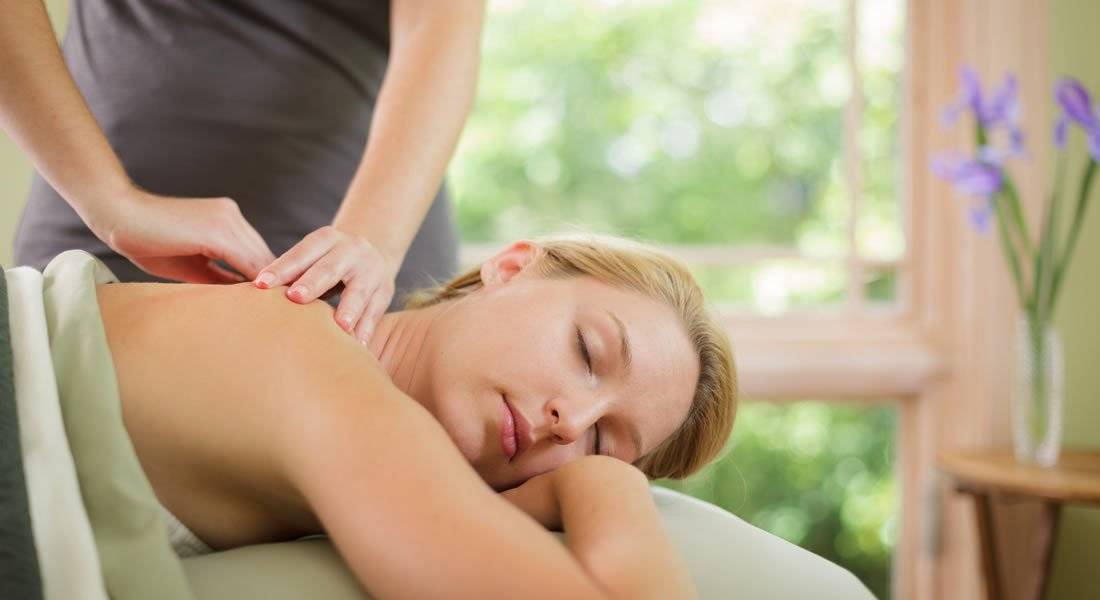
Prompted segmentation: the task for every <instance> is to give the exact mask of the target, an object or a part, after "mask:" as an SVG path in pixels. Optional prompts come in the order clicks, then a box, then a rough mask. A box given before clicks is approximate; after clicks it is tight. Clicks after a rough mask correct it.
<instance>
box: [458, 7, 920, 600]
mask: <svg viewBox="0 0 1100 600" xmlns="http://www.w3.org/2000/svg"><path fill="white" fill-rule="evenodd" d="M848 6H849V3H848V1H847V0H771V1H769V2H755V3H754V2H743V1H733V0H645V1H641V0H639V1H622V0H555V1H554V2H543V1H538V0H494V1H492V2H490V11H489V17H488V20H487V22H486V28H485V36H484V43H483V53H484V54H483V65H482V70H481V80H480V84H479V95H478V99H477V104H476V107H475V110H474V112H473V114H472V115H471V117H470V120H469V122H468V125H467V127H466V130H465V132H464V133H463V137H462V140H461V142H460V144H459V148H458V151H457V153H456V157H455V160H454V161H453V163H452V166H451V170H450V175H449V180H450V183H451V187H452V189H453V191H454V197H455V203H456V207H457V213H458V220H459V226H460V231H461V234H462V238H463V240H464V241H467V242H497V243H503V242H507V241H511V240H513V239H516V238H518V237H522V236H532V235H539V234H541V233H546V232H551V231H556V230H561V229H563V228H570V227H581V228H583V229H586V230H595V231H605V232H610V233H617V234H621V235H627V236H630V237H635V238H640V239H644V240H650V241H655V242H663V243H675V244H768V245H783V246H791V247H795V248H797V249H799V250H800V251H801V252H802V253H804V254H805V255H807V256H811V257H815V258H821V259H824V260H819V261H804V260H797V259H782V260H779V259H776V260H767V261H761V262H759V263H756V264H748V265H737V266H727V267H716V266H706V267H704V266H701V265H691V266H692V268H693V271H694V272H695V274H696V276H697V277H698V278H699V280H700V282H701V283H702V284H703V286H704V289H705V290H706V292H707V295H708V298H709V299H710V300H711V301H713V302H715V303H721V304H725V303H737V304H741V305H747V306H748V307H749V308H751V309H753V310H755V311H757V312H760V313H764V314H777V313H783V312H785V311H787V310H792V309H802V308H812V307H819V306H822V305H827V304H829V303H834V302H841V301H843V299H844V297H845V295H846V288H847V286H848V272H847V269H846V266H845V262H844V260H845V257H846V256H847V255H848V253H849V247H848V243H849V237H848V227H849V214H850V213H849V211H850V210H851V207H852V204H851V193H850V190H848V189H847V186H846V183H845V181H846V180H845V177H844V163H843V129H844V128H843V122H844V111H845V105H846V103H847V102H848V99H849V95H850V90H851V86H852V80H851V75H850V71H849V67H848V62H847V61H848V57H847V56H848V55H847V52H848V50H847V48H848V46H847V44H848V35H847V34H848V32H847V27H848V22H849V15H848V13H847V12H846V11H847V10H848ZM903 13H904V1H903V0H864V1H863V2H860V3H859V10H858V12H857V15H858V23H859V27H858V32H859V34H858V36H857V40H858V44H857V48H858V52H857V54H856V61H857V63H858V66H859V70H860V80H859V81H860V84H861V87H862V89H863V95H862V106H863V111H862V115H861V119H860V130H859V139H858V141H857V145H858V151H857V155H858V157H859V158H858V160H859V167H860V173H861V177H860V181H861V187H862V189H861V190H859V192H860V194H859V196H860V214H859V216H860V221H859V224H858V228H857V230H856V244H857V247H856V248H855V250H856V251H857V252H859V253H860V255H861V256H863V257H865V258H868V259H876V260H892V259H896V258H898V257H900V256H902V255H903V254H904V250H905V248H904V237H903V234H902V227H901V223H900V219H899V216H898V215H899V206H898V198H897V194H896V181H897V179H898V178H897V172H896V171H897V169H898V164H899V163H898V161H897V159H896V157H897V155H898V152H897V145H898V135H897V123H898V112H899V106H898V103H899V102H898V98H899V96H898V89H899V85H898V82H899V74H900V71H901V65H902V61H903V36H902V27H903V24H902V16H903ZM859 284H860V285H863V286H864V288H865V290H866V292H867V295H868V297H869V298H870V299H872V300H874V301H886V302H888V301H892V300H894V298H895V295H896V288H897V282H896V281H895V276H894V273H893V271H891V270H889V269H886V270H883V271H881V272H873V273H869V274H868V277H867V279H866V280H865V281H862V282H859ZM893 423H894V412H893V410H892V409H891V408H889V407H882V408H851V407H836V406H835V405H833V404H832V403H830V404H826V403H824V402H805V403H796V404H785V405H769V404H763V403H754V404H749V405H746V406H745V407H744V408H743V410H742V412H741V415H740V416H739V418H738V423H737V425H736V427H735V433H734V436H733V440H732V442H731V444H732V451H731V453H730V454H729V455H728V456H727V457H726V458H725V459H724V460H722V461H721V462H719V463H717V464H716V465H714V466H713V468H711V469H708V470H707V471H706V472H705V473H703V474H702V475H701V476H700V477H699V478H697V479H694V480H692V481H690V482H687V483H679V484H675V485H677V486H679V487H680V489H684V490H686V491H688V492H689V493H693V494H696V495H699V496H700V497H703V498H705V499H707V500H710V501H712V502H714V503H716V504H718V505H720V506H723V507H725V508H726V509H728V510H730V511H732V512H734V513H736V514H738V515H740V516H741V517H743V518H745V519H747V520H749V521H750V522H752V523H754V524H756V525H758V526H760V527H763V528H764V529H767V530H769V531H772V532H773V533H776V534H777V535H781V536H783V537H785V538H787V539H789V540H791V541H793V542H795V543H798V544H800V545H803V546H804V547H806V548H808V549H810V550H812V551H814V552H816V553H818V554H821V555H823V556H825V557H827V558H829V559H831V560H834V561H836V562H838V563H840V564H842V565H844V566H846V567H848V568H849V569H851V570H852V571H853V572H855V573H856V574H857V575H858V576H859V577H860V578H861V579H862V580H863V581H864V582H866V583H867V585H868V586H869V587H870V588H871V589H872V590H873V591H874V592H875V593H876V594H877V595H879V596H880V597H883V598H885V597H887V596H888V595H889V589H888V588H889V572H890V560H891V551H892V548H893V527H894V525H893V523H894V514H895V512H896V500H895V484H894V475H893V463H892V460H891V457H892V454H893V450H892V444H893V436H894V427H893Z"/></svg>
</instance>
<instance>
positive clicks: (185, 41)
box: [15, 0, 457, 304]
mask: <svg viewBox="0 0 1100 600" xmlns="http://www.w3.org/2000/svg"><path fill="white" fill-rule="evenodd" d="M63 52H64V56H65V60H66V62H67V64H68V66H69V69H70V70H71V71H72V73H73V76H74V78H75V79H76V83H77V85H78V86H79V88H80V90H81V92H82V93H83V94H84V97H85V98H86V99H87V101H88V103H89V105H90V107H91V109H92V112H93V114H94V115H95V116H96V118H97V120H98V121H99V124H100V126H101V127H102V128H103V130H104V131H105V132H106V134H107V138H108V139H109V140H110V143H111V145H112V146H113V147H114V149H115V151H116V152H117V153H118V154H119V156H120V158H121V159H122V163H123V165H124V166H125V168H126V171H127V173H128V174H129V175H130V177H131V178H132V179H133V180H134V181H135V182H136V183H137V184H138V185H139V186H141V187H143V188H145V189H147V190H149V191H151V192H153V193H158V194H165V195H172V196H185V197H208V196H229V197H231V198H233V199H234V200H236V201H237V203H238V204H239V205H240V207H241V211H242V212H243V213H244V215H245V217H246V218H247V219H248V221H249V222H250V223H251V224H252V225H253V226H254V227H255V228H256V229H257V230H258V231H259V232H260V234H261V235H262V236H263V237H264V239H265V240H266V241H267V243H268V245H269V246H270V247H271V250H272V252H274V253H275V255H276V256H279V255H280V254H282V253H283V252H284V251H286V250H287V249H289V248H290V247H291V246H293V245H294V244H296V243H297V242H298V241H300V240H301V239H302V237H304V236H305V235H306V234H308V233H309V232H311V231H313V230H315V229H317V228H318V227H321V226H323V225H327V224H330V223H331V222H332V218H333V216H334V215H335V214H336V210H337V208H338V207H339V205H340V202H341V200H342V199H343V196H344V192H345V191H346V190H347V187H348V184H349V183H350V181H351V178H352V176H353V175H354V173H355V170H356V168H357V167H358V165H359V161H360V159H361V157H362V154H363V149H364V148H365V145H366V139H367V131H368V127H369V125H370V118H371V113H372V111H373V109H374V104H375V100H376V99H377V96H378V90H379V86H380V84H381V81H382V76H383V74H384V72H385V69H386V62H387V58H388V53H389V2H386V1H378V0H74V2H73V5H72V16H71V18H70V22H69V27H68V31H67V32H66V35H65V38H64V43H63ZM71 248H81V249H84V250H87V251H88V252H91V253H92V254H94V255H95V256H97V257H98V258H100V259H101V260H102V261H103V262H104V263H106V264H107V266H108V267H109V268H110V269H111V270H112V271H113V272H114V273H115V274H116V275H118V276H119V278H120V279H121V280H122V281H158V279H157V278H155V277H153V276H150V275H148V274H146V273H144V272H143V271H141V270H140V269H138V268H137V267H135V266H134V265H133V264H131V263H130V262H129V261H128V260H126V259H125V258H123V257H121V256H118V255H116V254H114V253H113V252H112V251H111V250H110V249H109V248H107V246H106V245H105V244H104V243H103V242H101V241H100V240H99V239H97V238H96V237H95V236H94V235H92V233H91V232H90V231H89V230H88V229H87V228H86V226H85V225H84V223H83V222H82V221H81V220H80V218H79V217H78V216H77V214H76V212H75V211H74V210H73V209H72V207H70V206H69V205H68V203H66V202H65V201H64V200H63V199H62V198H61V197H60V196H59V195H58V194H57V192H56V191H54V190H53V189H52V188H51V187H50V185H49V184H48V183H46V182H45V180H43V179H42V178H41V177H40V176H38V175H37V174H36V176H35V177H34V179H33V181H32V184H31V193H30V197H29V198H28V201H27V205H26V208H25V209H24V212H23V217H22V219H21V220H20V223H19V227H18V229H17V231H16V240H15V261H16V264H19V265H23V264H26V265H30V266H33V267H35V268H38V269H42V268H45V266H46V263H48V262H49V260H50V259H51V258H53V257H54V256H55V255H56V254H58V253H60V252H62V251H64V250H68V249H71ZM456 263H457V235H456V232H455V226H454V222H453V217H452V214H451V209H450V205H449V202H448V199H447V197H446V194H445V190H444V189H440V192H439V193H438V194H437V196H436V198H435V201H434V202H433V204H432V207H431V209H430V210H429V212H428V215H427V217H426V219H425V221H424V223H423V225H422V226H421V228H420V231H419V232H418V233H417V235H416V239H415V240H414V241H413V243H412V245H411V247H410V248H409V251H408V253H407V255H406V259H405V264H404V265H403V266H402V269H401V273H400V274H399V275H398V278H397V287H398V291H397V293H396V294H395V296H394V302H395V304H396V303H397V302H398V300H399V299H400V296H401V294H402V293H403V292H404V291H408V290H409V289H412V288H415V287H419V286H422V285H427V284H429V283H430V279H431V278H436V279H444V278H447V277H450V276H451V275H453V274H454V272H455V271H456V269H457V264H456Z"/></svg>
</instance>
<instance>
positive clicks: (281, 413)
mask: <svg viewBox="0 0 1100 600" xmlns="http://www.w3.org/2000/svg"><path fill="white" fill-rule="evenodd" d="M284 290H285V288H276V289H272V290H259V289H257V288H255V287H253V286H252V285H251V284H250V283H245V284H239V285H231V286H214V285H186V284H145V283H126V284H109V285H100V286H98V287H97V298H98V301H99V304H100V311H101V314H102V317H103V323H104V327H105V329H106V333H107V339H108V344H109V345H110V348H111V353H112V357H113V359H114V363H115V370H116V372H117V377H118V382H119V391H120V395H121V401H122V407H123V417H124V420H125V423H126V427H127V430H128V432H129V434H130V437H131V438H132V440H133V443H134V448H135V450H136V452H137V455H138V458H139V459H140V461H141V463H142V467H143V468H144V470H145V472H146V474H147V475H148V477H149V480H150V482H151V483H152V485H153V488H154V491H155V492H156V494H157V496H158V498H159V499H160V501H161V503H162V504H164V506H165V507H166V508H168V509H169V510H170V511H171V512H172V513H174V514H175V515H176V516H177V517H179V518H180V519H181V520H182V521H183V522H184V523H185V524H186V525H188V526H189V527H190V528H191V529H192V530H193V531H194V532H195V533H196V535H198V536H199V537H200V538H201V539H203V540H204V541H206V542H207V543H208V544H210V545H211V546H213V547H214V548H228V547H235V546H240V545H244V544H251V543H261V542H270V541H278V540H285V539H292V538H294V537H298V536H302V535H308V534H312V533H320V531H321V527H320V525H319V523H318V522H317V520H316V518H315V517H314V516H313V515H312V513H311V512H310V511H309V510H308V508H307V506H306V504H305V501H304V499H303V498H302V497H301V496H300V494H299V493H298V492H297V491H296V490H295V489H294V488H293V486H291V485H290V483H289V482H288V481H286V478H285V475H284V472H285V471H284V470H283V465H280V464H278V459H277V458H276V457H277V456H278V455H279V452H278V450H279V448H278V444H279V443H281V439H282V438H281V435H280V434H281V432H283V431H284V430H285V428H286V427H287V426H288V423H287V415H292V414H298V413H299V411H302V410H308V406H304V404H305V403H309V402H311V401H315V400H316V398H312V397H310V394H309V390H308V383H307V382H308V381H309V378H308V377H306V373H304V372H302V373H297V372H296V371H295V369H318V368H325V369H332V370H333V371H334V372H338V371H345V372H348V371H351V372H354V373H356V374H361V375H362V379H363V394H364V396H370V395H371V392H372V389H371V388H372V387H374V388H375V389H376V390H377V391H379V392H380V391H382V390H383V388H386V387H390V385H391V384H390V383H389V379H388V378H387V377H386V375H385V373H384V372H383V371H382V369H381V368H380V367H379V365H378V363H377V361H376V360H375V358H374V356H373V355H371V354H370V353H369V352H368V351H367V350H366V348H364V347H363V346H361V345H359V344H358V343H356V342H355V341H354V340H353V339H352V338H351V337H350V336H348V335H347V334H346V333H345V332H343V331H342V330H341V329H339V327H338V326H337V325H336V323H335V322H334V321H333V318H332V313H333V310H332V308H331V307H330V306H329V305H327V304H325V303H324V302H321V301H315V302H312V303H310V304H307V305H298V304H295V303H293V302H291V301H289V300H287V299H286V298H285V297H284V294H283V291H284ZM303 353H305V354H306V355H309V356H311V357H313V358H315V359H316V360H310V361H309V363H308V364H302V363H301V361H298V360H296V359H295V358H294V357H300V356H302V355H303ZM321 365H323V367H321ZM275 372H277V373H278V376H272V375H273V373H275ZM296 375H300V376H297V377H296ZM313 375H316V373H314V374H313ZM299 380H300V381H301V386H302V389H301V390H295V389H294V387H295V385H296V382H298V381H299ZM291 403H293V406H288V404H291Z"/></svg>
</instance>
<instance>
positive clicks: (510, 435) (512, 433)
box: [500, 398, 519, 462]
mask: <svg viewBox="0 0 1100 600" xmlns="http://www.w3.org/2000/svg"><path fill="white" fill-rule="evenodd" d="M500 406H501V408H500V413H501V419H500V446H501V448H502V449H503V450H504V456H505V458H507V459H508V461H509V462H511V460H512V459H513V458H514V457H515V455H516V450H518V449H519V442H518V441H517V440H516V420H515V416H514V415H513V413H512V407H510V406H508V401H507V400H504V399H503V398H501V402H500Z"/></svg>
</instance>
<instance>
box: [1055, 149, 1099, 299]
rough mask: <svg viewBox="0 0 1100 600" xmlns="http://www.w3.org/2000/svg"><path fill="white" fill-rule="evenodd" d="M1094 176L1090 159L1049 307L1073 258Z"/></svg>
mask: <svg viewBox="0 0 1100 600" xmlns="http://www.w3.org/2000/svg"><path fill="white" fill-rule="evenodd" d="M1095 175H1096V161H1095V160H1093V159H1091V158H1090V159H1089V164H1088V166H1087V167H1085V175H1084V176H1083V177H1082V178H1081V188H1080V190H1079V191H1078V193H1077V208H1076V210H1074V211H1073V222H1072V224H1071V225H1070V230H1069V239H1068V240H1066V247H1065V248H1063V249H1062V252H1061V255H1060V256H1059V261H1058V267H1057V268H1056V269H1055V270H1054V282H1053V283H1052V284H1051V289H1050V304H1051V306H1054V303H1055V302H1057V300H1058V291H1059V289H1060V287H1061V284H1062V278H1063V277H1064V276H1065V274H1066V269H1068V268H1069V261H1070V259H1071V258H1073V249H1074V248H1075V247H1076V245H1077V234H1078V233H1080V231H1081V222H1082V221H1084V220H1085V219H1084V217H1085V209H1086V208H1088V203H1089V190H1090V189H1091V188H1092V180H1093V177H1094V176H1095Z"/></svg>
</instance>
